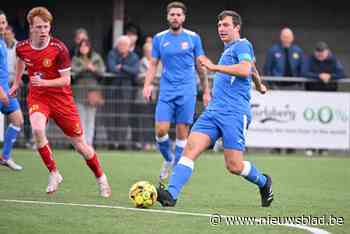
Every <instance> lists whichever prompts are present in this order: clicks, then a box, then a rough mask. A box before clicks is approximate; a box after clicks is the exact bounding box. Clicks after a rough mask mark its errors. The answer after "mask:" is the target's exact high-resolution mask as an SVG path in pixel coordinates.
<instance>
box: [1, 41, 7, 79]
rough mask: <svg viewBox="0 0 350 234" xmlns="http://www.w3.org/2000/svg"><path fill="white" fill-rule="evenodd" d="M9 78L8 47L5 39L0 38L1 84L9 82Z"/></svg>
mask: <svg viewBox="0 0 350 234" xmlns="http://www.w3.org/2000/svg"><path fill="white" fill-rule="evenodd" d="M8 79H9V71H8V65H7V48H6V44H5V42H4V40H3V39H1V38H0V85H1V86H4V84H8Z"/></svg>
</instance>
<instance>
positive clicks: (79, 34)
mask: <svg viewBox="0 0 350 234" xmlns="http://www.w3.org/2000/svg"><path fill="white" fill-rule="evenodd" d="M88 39H89V34H88V32H87V30H86V29H85V28H78V29H77V30H75V32H74V45H73V46H72V47H71V48H70V49H69V54H70V57H71V58H72V57H73V56H74V55H76V53H77V50H78V47H79V44H80V42H81V41H82V40H88Z"/></svg>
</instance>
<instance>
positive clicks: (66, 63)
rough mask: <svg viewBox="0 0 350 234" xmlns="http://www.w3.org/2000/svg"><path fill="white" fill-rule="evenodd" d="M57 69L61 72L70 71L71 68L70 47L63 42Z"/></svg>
mask: <svg viewBox="0 0 350 234" xmlns="http://www.w3.org/2000/svg"><path fill="white" fill-rule="evenodd" d="M57 69H58V71H59V72H64V71H69V70H70V69H71V61H70V55H69V52H68V49H67V47H66V46H65V45H63V44H62V47H61V48H60V52H59V54H58V58H57Z"/></svg>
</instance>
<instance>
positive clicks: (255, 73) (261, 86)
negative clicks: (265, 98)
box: [252, 61, 267, 94]
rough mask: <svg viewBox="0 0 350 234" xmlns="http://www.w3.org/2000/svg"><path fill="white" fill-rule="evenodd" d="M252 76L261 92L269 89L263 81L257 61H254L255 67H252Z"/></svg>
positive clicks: (263, 92)
mask: <svg viewBox="0 0 350 234" xmlns="http://www.w3.org/2000/svg"><path fill="white" fill-rule="evenodd" d="M252 77H253V82H254V84H255V88H256V90H257V91H259V92H260V93H261V94H265V93H266V91H267V88H266V86H265V85H264V84H263V83H262V80H261V77H260V74H259V71H258V69H257V68H256V63H255V61H254V62H253V68H252Z"/></svg>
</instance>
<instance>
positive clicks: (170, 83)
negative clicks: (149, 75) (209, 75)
mask: <svg viewBox="0 0 350 234" xmlns="http://www.w3.org/2000/svg"><path fill="white" fill-rule="evenodd" d="M200 55H204V52H203V48H202V42H201V39H200V37H199V35H198V34H196V33H195V32H192V31H189V30H187V29H184V30H182V32H181V33H180V34H174V33H172V32H171V31H170V30H165V31H163V32H160V33H158V34H157V35H156V36H155V37H154V39H153V48H152V57H153V58H155V59H159V60H160V61H161V63H162V65H163V70H162V75H161V79H160V94H159V95H160V98H169V97H173V96H174V95H186V94H188V95H196V94H197V88H196V61H195V60H196V58H197V57H198V56H200Z"/></svg>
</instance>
